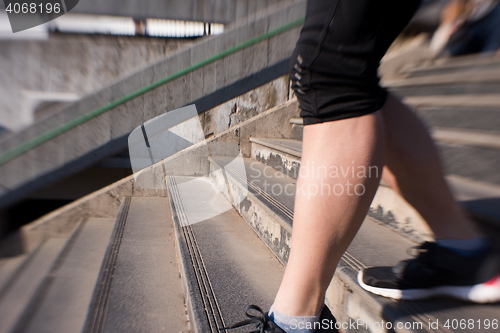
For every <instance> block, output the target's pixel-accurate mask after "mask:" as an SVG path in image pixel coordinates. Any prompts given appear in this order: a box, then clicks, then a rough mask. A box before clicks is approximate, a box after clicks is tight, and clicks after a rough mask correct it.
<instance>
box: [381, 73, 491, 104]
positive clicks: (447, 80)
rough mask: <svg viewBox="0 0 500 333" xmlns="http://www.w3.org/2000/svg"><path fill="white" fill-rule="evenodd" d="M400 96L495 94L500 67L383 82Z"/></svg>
mask: <svg viewBox="0 0 500 333" xmlns="http://www.w3.org/2000/svg"><path fill="white" fill-rule="evenodd" d="M383 85H384V86H385V87H387V88H389V89H390V90H391V91H394V92H395V93H397V94H398V95H400V96H405V97H408V96H430V95H462V94H495V93H496V92H498V91H500V68H499V69H485V70H481V71H474V72H451V73H447V74H442V75H427V76H422V77H410V78H404V79H397V80H390V81H385V82H383Z"/></svg>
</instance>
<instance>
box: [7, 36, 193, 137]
mask: <svg viewBox="0 0 500 333" xmlns="http://www.w3.org/2000/svg"><path fill="white" fill-rule="evenodd" d="M190 44H192V40H184V39H163V38H147V37H117V36H98V35H97V36H92V35H63V34H51V35H50V38H49V40H47V41H26V40H25V41H23V40H0V72H1V73H2V75H1V76H0V125H3V126H4V127H7V128H9V129H11V130H19V129H20V128H22V127H25V126H27V125H31V124H32V123H33V121H34V120H35V118H38V119H36V120H39V118H40V117H35V116H34V115H33V110H34V109H35V108H37V106H43V105H40V104H41V103H43V102H49V103H50V102H51V101H58V100H59V101H64V100H65V99H68V98H69V101H71V99H73V100H74V99H75V97H76V98H78V96H80V97H81V96H85V95H88V94H90V93H92V92H95V91H98V90H100V89H102V88H103V87H106V86H108V85H110V84H112V83H114V82H116V81H117V80H118V79H120V78H124V77H126V76H127V75H130V74H132V73H133V72H135V71H137V70H139V69H141V68H144V67H147V66H148V65H150V64H152V63H155V62H157V61H160V60H161V59H164V58H165V57H166V56H167V55H169V54H171V53H172V52H174V51H176V50H178V49H179V48H180V47H182V46H188V45H190ZM64 106H65V104H60V105H51V110H50V112H49V113H48V114H51V113H55V112H57V111H59V110H60V109H62V108H63V107H64ZM45 110H46V108H45ZM42 113H43V112H42ZM45 113H46V115H47V112H45Z"/></svg>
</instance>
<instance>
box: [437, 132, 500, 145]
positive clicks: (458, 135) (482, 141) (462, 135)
mask: <svg viewBox="0 0 500 333" xmlns="http://www.w3.org/2000/svg"><path fill="white" fill-rule="evenodd" d="M431 134H432V137H433V138H434V140H436V141H438V142H439V143H448V144H456V145H461V146H471V147H479V148H490V149H494V150H500V134H497V133H492V132H485V131H477V130H470V129H454V128H433V129H432V131H431Z"/></svg>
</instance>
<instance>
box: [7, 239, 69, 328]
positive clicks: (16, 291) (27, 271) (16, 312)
mask: <svg viewBox="0 0 500 333" xmlns="http://www.w3.org/2000/svg"><path fill="white" fill-rule="evenodd" d="M66 241H67V240H66V239H63V238H53V239H49V240H47V241H45V243H44V244H42V245H41V246H40V248H39V249H38V250H37V252H36V253H35V254H34V255H33V258H32V259H31V262H30V263H29V265H27V266H26V267H25V268H24V269H23V272H22V274H20V276H19V277H18V278H17V279H16V281H15V283H13V284H12V285H11V286H10V288H9V290H8V291H7V292H6V293H5V294H4V295H3V297H2V299H1V300H0V322H1V323H2V325H0V332H2V333H4V332H10V331H11V330H12V329H13V328H14V325H15V324H16V322H17V320H18V318H19V316H20V315H21V314H22V313H23V311H24V309H25V308H26V307H27V305H28V304H29V302H30V300H31V298H32V296H33V294H34V293H35V291H36V290H37V288H38V286H39V285H40V284H41V283H42V281H43V280H44V278H45V277H46V276H47V274H48V273H49V272H50V270H51V268H52V266H53V265H54V263H55V262H56V260H57V258H58V256H59V254H60V252H61V251H62V249H63V248H64V245H65V244H66Z"/></svg>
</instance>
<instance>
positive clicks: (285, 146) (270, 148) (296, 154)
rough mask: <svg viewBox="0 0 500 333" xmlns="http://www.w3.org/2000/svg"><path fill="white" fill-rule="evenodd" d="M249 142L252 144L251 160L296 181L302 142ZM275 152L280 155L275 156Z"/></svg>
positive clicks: (259, 140) (255, 139)
mask: <svg viewBox="0 0 500 333" xmlns="http://www.w3.org/2000/svg"><path fill="white" fill-rule="evenodd" d="M250 142H252V149H251V156H252V159H254V160H256V161H259V162H263V163H264V164H266V165H269V166H271V167H273V168H274V169H276V170H279V171H281V172H283V173H284V174H286V175H287V176H289V177H292V178H294V179H297V177H298V176H299V168H300V159H301V157H302V141H298V140H289V139H260V138H250ZM276 151H279V152H280V154H276Z"/></svg>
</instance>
